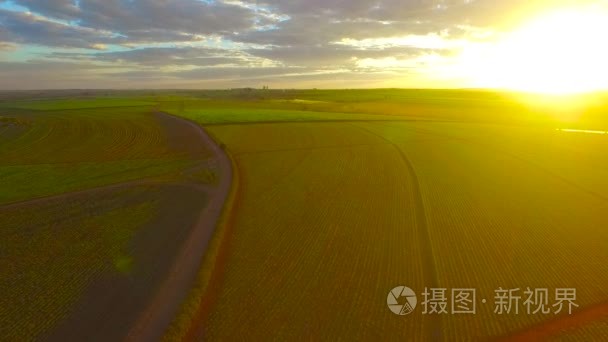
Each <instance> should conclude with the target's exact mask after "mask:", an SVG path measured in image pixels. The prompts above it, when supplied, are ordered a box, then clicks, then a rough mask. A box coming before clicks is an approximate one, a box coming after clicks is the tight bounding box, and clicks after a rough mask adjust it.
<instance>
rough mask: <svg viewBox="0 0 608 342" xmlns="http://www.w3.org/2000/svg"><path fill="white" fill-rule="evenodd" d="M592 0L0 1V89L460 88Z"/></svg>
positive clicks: (468, 84)
mask: <svg viewBox="0 0 608 342" xmlns="http://www.w3.org/2000/svg"><path fill="white" fill-rule="evenodd" d="M594 2H595V3H597V2H598V1H568V0H551V1H549V0H537V1H534V0H502V1H500V0H258V1H255V0H11V1H7V0H0V89H51V88H207V89H209V88H234V87H261V86H263V85H268V86H270V87H271V88H377V87H404V88H454V87H456V88H458V87H469V86H474V85H475V84H472V83H470V82H468V81H470V80H468V79H467V77H468V75H464V74H463V73H462V72H461V71H462V68H460V69H458V68H455V65H459V63H460V64H462V56H463V55H467V54H470V51H478V50H476V49H475V47H476V46H484V44H486V45H487V44H489V43H495V42H496V41H498V40H500V39H502V38H501V37H504V36H505V35H506V34H508V32H511V31H513V30H514V29H516V28H517V27H518V25H522V23H525V22H526V20H528V19H529V18H532V17H534V16H535V15H537V14H539V13H543V12H546V11H549V10H552V9H554V8H557V7H560V6H570V5H572V4H577V6H578V5H580V4H581V3H594ZM599 2H605V1H599ZM563 24H564V27H566V30H569V28H568V25H574V24H577V23H563ZM561 48H564V49H567V48H568V47H567V46H561V45H560V47H558V49H561ZM518 54H523V55H526V54H533V51H518ZM556 54H559V51H557V52H556ZM471 61H475V59H470V60H469V61H468V62H469V64H470V63H471ZM465 64H466V63H465ZM473 64H475V62H473ZM469 67H470V66H469Z"/></svg>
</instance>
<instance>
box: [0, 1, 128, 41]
mask: <svg viewBox="0 0 608 342" xmlns="http://www.w3.org/2000/svg"><path fill="white" fill-rule="evenodd" d="M0 40H3V41H7V42H13V43H20V44H36V45H47V46H56V47H73V48H99V45H98V44H107V43H112V42H118V41H119V39H117V38H114V37H112V36H111V35H110V34H108V33H104V32H101V31H98V30H93V29H90V28H84V27H78V26H70V25H66V24H63V23H58V22H55V21H50V20H48V19H46V18H43V17H40V16H37V15H33V14H31V13H23V12H15V11H7V10H2V9H0Z"/></svg>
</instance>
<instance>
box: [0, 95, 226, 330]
mask: <svg viewBox="0 0 608 342" xmlns="http://www.w3.org/2000/svg"><path fill="white" fill-rule="evenodd" d="M0 116H2V118H3V120H2V121H0V123H1V124H0V179H1V180H2V192H1V193H0V222H1V223H2V224H1V226H0V231H1V235H2V237H1V238H0V251H1V253H0V254H1V255H2V258H0V274H1V277H0V279H1V280H0V292H2V296H0V307H1V309H0V339H2V340H38V339H42V340H57V341H65V340H66V339H67V340H91V339H97V340H117V339H122V338H124V337H125V336H126V335H127V334H128V333H129V332H130V331H131V329H133V326H134V325H135V323H136V322H137V321H138V320H139V319H140V317H141V316H142V312H146V310H148V306H149V305H150V303H151V302H152V300H153V299H154V298H156V297H158V294H159V293H163V292H162V291H164V288H163V287H162V286H161V285H162V284H164V283H165V282H166V278H167V274H169V273H170V272H173V271H172V269H173V268H174V262H175V261H176V260H178V256H179V255H180V254H181V253H182V252H183V250H184V248H185V247H184V246H187V245H188V244H189V240H190V239H191V236H192V234H194V232H198V231H201V232H203V233H205V234H210V233H211V232H212V230H211V229H208V228H207V225H206V223H205V222H204V221H201V218H200V216H201V212H203V210H205V209H206V208H207V207H208V206H210V205H211V204H210V203H213V201H214V196H215V195H214V192H215V190H214V189H215V188H216V187H217V184H218V183H219V181H220V177H221V174H220V173H219V172H220V170H219V169H218V166H217V163H216V161H215V160H214V155H213V153H211V151H210V150H209V146H208V145H207V143H206V142H205V141H204V139H202V138H201V133H200V132H199V131H198V129H197V128H195V127H193V126H191V125H189V124H187V123H186V122H185V121H183V120H180V119H176V118H173V117H170V116H167V115H165V114H160V113H157V112H155V111H154V110H153V108H152V106H151V103H150V102H145V101H139V100H133V99H122V100H117V99H101V100H100V99H97V100H88V99H68V100H55V99H52V100H36V101H30V102H28V101H23V100H19V101H16V102H15V101H6V102H3V103H1V104H0ZM193 227H200V228H198V230H195V229H194V228H193ZM201 229H202V230H201ZM196 234H198V235H200V233H196ZM204 243H205V239H200V242H199V244H204ZM203 251H204V249H201V253H202V252H203ZM192 259H193V261H194V262H195V266H194V268H192V269H194V270H196V269H197V268H196V265H197V264H198V261H199V259H197V258H196V257H192ZM180 281H181V280H180ZM178 285H179V284H178ZM185 285H186V289H187V288H188V283H187V282H186V283H185ZM181 292H184V293H187V291H181ZM176 298H177V300H176V301H175V304H174V305H179V303H180V298H181V297H180V296H177V297H176ZM172 305H173V304H172ZM162 310H165V309H164V308H163V309H162ZM171 310H174V309H171ZM116 312H121V314H120V315H116V314H115V313H116ZM161 313H162V314H165V313H164V312H161ZM151 322H153V323H154V324H158V325H160V326H161V329H162V326H163V324H168V321H167V322H165V323H163V322H162V321H158V320H156V318H153V319H152V320H151ZM75 327H77V328H75ZM161 333H162V332H161Z"/></svg>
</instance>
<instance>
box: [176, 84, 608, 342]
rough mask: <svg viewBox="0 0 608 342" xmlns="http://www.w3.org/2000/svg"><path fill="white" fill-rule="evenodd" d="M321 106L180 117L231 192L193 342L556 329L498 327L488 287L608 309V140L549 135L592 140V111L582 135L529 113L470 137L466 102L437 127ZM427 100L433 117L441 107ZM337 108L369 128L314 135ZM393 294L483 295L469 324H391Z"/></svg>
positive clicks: (339, 124) (436, 120)
mask: <svg viewBox="0 0 608 342" xmlns="http://www.w3.org/2000/svg"><path fill="white" fill-rule="evenodd" d="M321 93H322V94H323V95H324V96H332V97H334V99H333V100H330V101H329V102H328V101H326V102H325V103H323V104H319V103H320V102H314V100H315V99H314V98H313V99H312V100H311V101H312V102H306V106H311V108H308V110H304V111H300V112H299V113H298V115H297V119H295V120H291V119H290V118H291V116H290V115H295V114H291V113H290V114H286V115H284V116H283V117H282V118H279V119H277V118H276V117H275V115H274V114H273V113H274V112H273V110H277V109H276V106H277V105H276V101H274V102H268V103H267V102H264V101H261V102H254V103H244V104H243V108H241V109H238V107H237V106H236V105H235V104H232V106H233V107H234V108H235V109H225V107H226V106H228V104H227V103H220V104H217V103H208V104H207V106H206V107H203V106H202V105H201V106H202V107H201V109H200V110H188V109H187V108H188V107H187V106H186V110H183V111H182V112H181V114H180V115H184V116H186V117H188V118H191V119H194V120H198V121H199V122H201V123H202V124H211V125H209V126H208V130H209V131H210V132H211V133H212V134H213V135H214V136H215V137H216V138H217V139H218V140H219V141H220V142H222V143H224V144H225V145H226V146H227V149H228V150H229V152H230V153H231V154H232V155H233V156H234V158H235V159H236V162H237V168H238V170H239V176H240V197H239V199H238V206H237V210H236V212H234V213H233V215H234V216H235V217H234V226H233V227H232V230H231V232H232V234H231V235H229V236H227V237H226V240H227V243H226V245H227V246H228V247H226V253H227V256H226V257H225V262H224V264H223V271H222V275H221V289H220V290H219V293H217V294H215V298H214V300H213V301H214V305H213V306H212V308H211V309H208V310H206V312H201V313H200V315H199V321H198V322H195V324H194V328H193V330H194V331H195V332H194V333H192V332H191V335H190V336H197V337H198V338H202V339H209V340H222V339H235V338H238V337H239V336H249V337H250V338H252V339H259V340H264V339H270V338H280V339H294V338H312V339H320V338H327V339H339V338H360V339H382V340H392V339H395V340H403V339H404V338H409V339H417V340H427V339H430V338H433V339H435V340H445V341H450V340H455V339H458V338H465V339H467V340H468V339H472V340H485V339H489V338H500V337H505V338H508V337H509V336H511V335H512V334H513V333H515V332H518V331H532V332H533V331H534V329H542V325H543V324H545V323H544V322H546V321H550V320H552V319H554V317H555V316H556V315H554V314H553V313H551V314H549V315H542V314H537V315H532V314H530V315H527V314H525V313H522V312H520V313H519V314H514V313H511V314H504V315H499V314H496V313H494V310H495V306H494V305H493V301H494V295H495V293H494V291H495V290H496V289H498V288H508V289H514V288H519V289H521V291H522V292H523V291H524V290H525V289H526V288H528V287H529V288H532V289H534V288H547V289H549V291H554V289H556V288H576V289H577V290H578V297H577V304H578V305H579V306H580V307H581V308H585V307H590V306H594V305H601V304H602V303H605V301H606V300H607V299H608V292H606V289H605V288H604V287H602V286H599V284H605V283H606V282H607V281H608V272H606V268H605V267H602V265H601V264H602V262H603V260H607V259H608V254H607V253H608V252H607V251H608V248H607V247H608V245H607V241H608V236H607V234H606V232H605V231H604V230H603V229H601V228H600V227H605V226H606V225H607V224H608V221H607V220H608V219H607V218H606V216H605V215H603V213H604V212H605V211H606V209H608V208H607V205H608V204H607V202H606V198H608V182H607V181H606V177H605V171H606V165H608V164H607V163H608V160H606V156H605V154H604V153H603V152H602V151H605V150H606V148H607V147H608V140H606V137H605V136H604V135H593V134H583V133H568V132H561V131H557V130H556V128H558V127H562V125H596V126H593V127H594V128H599V127H601V126H602V125H603V123H602V121H601V120H599V119H598V117H597V114H596V112H594V111H593V110H590V111H589V112H586V113H587V114H585V115H587V116H586V117H587V119H588V120H587V121H586V123H581V121H578V122H576V123H570V122H568V121H567V120H564V118H563V117H561V116H553V117H551V116H550V115H549V113H543V112H540V111H537V112H532V109H530V111H528V112H526V115H529V117H528V118H525V117H524V116H525V115H521V113H514V114H512V117H511V118H508V119H507V118H505V116H503V115H498V116H497V117H488V115H486V117H485V118H483V120H480V117H479V115H481V112H476V111H477V110H479V107H475V106H474V103H475V101H472V103H473V105H471V106H472V112H473V113H472V114H471V113H469V112H467V107H466V105H465V104H463V105H462V107H461V108H457V109H456V110H455V109H454V107H453V106H449V109H446V110H445V111H441V110H440V111H437V112H435V116H434V117H431V118H428V117H424V116H422V118H421V117H420V116H421V114H420V112H419V111H413V112H411V113H405V114H406V115H401V114H399V113H393V114H391V118H390V119H387V118H385V115H384V114H382V109H383V108H389V107H394V108H398V102H396V101H393V102H390V101H389V102H388V103H384V102H383V101H386V100H380V103H378V104H377V106H376V108H379V109H378V110H377V112H376V113H373V112H371V111H370V112H369V113H363V112H364V111H367V110H368V109H369V108H372V107H373V106H371V105H369V104H367V105H365V106H361V105H360V104H359V105H358V104H357V102H349V101H352V100H349V99H346V100H340V101H336V99H335V96H336V95H335V94H331V95H330V94H327V93H323V92H321ZM320 100H324V101H325V100H327V98H322V97H320ZM307 101H308V100H307ZM403 101H404V102H405V103H406V104H405V105H403V106H404V107H405V108H407V107H408V106H409V105H410V103H409V102H408V101H407V99H405V100H403ZM424 101H426V102H429V103H431V105H430V106H428V107H430V108H427V110H428V111H432V108H434V107H441V106H444V105H443V104H441V103H433V100H432V97H431V98H427V99H424ZM451 101H452V102H453V101H454V100H453V99H452V100H451ZM413 102H415V100H413ZM287 103H288V104H284V106H285V107H287V108H290V110H293V108H295V107H294V106H301V104H302V103H301V102H295V103H296V105H294V101H290V102H287ZM396 103H397V104H396ZM345 105H351V110H353V111H355V110H356V111H359V112H361V113H359V114H358V115H362V116H363V117H355V116H352V117H350V119H351V120H349V119H348V116H347V119H343V120H336V119H335V117H336V116H339V115H344V114H340V113H334V114H332V115H328V116H327V117H326V118H327V120H325V122H324V121H323V120H321V121H319V120H318V119H317V115H320V112H318V111H316V109H320V108H323V112H325V113H327V110H328V109H329V108H344V106H345ZM191 106H193V104H191ZM257 106H268V107H269V110H268V112H267V114H263V110H260V109H259V108H256V107H257ZM315 106H319V107H315ZM321 106H322V107H321ZM484 106H485V105H484ZM501 106H503V105H502V104H495V103H494V104H492V105H490V106H489V107H488V108H491V109H493V110H494V111H495V112H498V113H499V114H502V113H505V115H506V113H507V112H508V110H512V109H513V107H512V106H514V104H508V103H507V104H504V107H501ZM252 108H253V109H252ZM365 108H368V109H365ZM176 110H177V109H176ZM300 110H301V109H300ZM306 111H308V113H305V112H306ZM459 112H460V119H459V120H455V119H458V116H455V115H456V114H458V113H459ZM222 113H230V114H229V115H226V116H222ZM250 113H251V114H250ZM258 113H259V114H258ZM292 113H293V112H292ZM560 114H561V113H560ZM264 115H268V116H264ZM307 115H308V118H307ZM375 115H377V117H375ZM365 116H367V117H365ZM269 118H270V119H269ZM303 118H305V119H303ZM530 118H532V120H528V119H530ZM591 118H594V120H592V119H591ZM253 121H258V123H255V122H253ZM290 121H291V122H290ZM294 121H296V122H294ZM297 121H300V122H297ZM301 121H304V122H301ZM583 121H584V120H583ZM397 285H407V286H409V287H411V288H412V289H414V291H415V292H416V293H418V294H419V303H420V300H421V299H420V294H421V293H422V292H423V291H424V288H425V287H438V288H447V289H452V288H475V289H476V290H477V292H476V293H477V296H478V303H477V305H478V310H477V314H476V315H436V314H435V315H423V314H421V310H419V311H418V312H416V313H415V314H412V315H410V316H408V317H406V318H403V317H399V316H395V315H393V314H392V313H390V311H388V310H387V308H386V306H385V300H386V293H387V292H388V291H389V290H390V289H392V288H393V287H394V286H397ZM551 293H552V292H551ZM237 294H238V295H237ZM482 298H483V299H484V300H487V303H486V304H482V303H481V299H482ZM523 300H524V299H522V302H523ZM243 307H246V308H247V309H246V310H243ZM520 310H524V308H523V307H522V308H520ZM557 317H560V316H559V315H557ZM601 317H602V316H596V317H594V318H593V319H591V322H589V321H583V322H582V323H581V322H579V323H577V326H574V327H570V328H568V327H567V326H566V327H565V328H564V327H563V328H562V330H563V329H565V330H566V331H570V330H568V329H572V330H571V331H572V333H571V335H564V338H567V336H571V338H572V339H574V340H577V339H578V340H586V338H585V336H588V337H589V338H592V337H593V336H599V335H598V334H600V333H601V332H602V329H601V327H602V325H601V324H600V325H599V327H600V328H597V327H596V326H597V324H596V325H593V321H594V320H598V319H600V320H601ZM588 320H589V319H588ZM587 324H590V325H589V328H588V329H587V328H585V327H586V326H587ZM598 329H599V330H598ZM585 334H588V335H585ZM554 335H555V332H554V334H553V335H552V336H554ZM577 336H578V337H577Z"/></svg>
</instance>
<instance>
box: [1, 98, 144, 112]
mask: <svg viewBox="0 0 608 342" xmlns="http://www.w3.org/2000/svg"><path fill="white" fill-rule="evenodd" d="M153 105H154V102H151V101H141V100H138V99H132V98H93V99H79V98H71V99H53V100H39V101H19V102H8V103H3V104H2V107H8V108H17V109H31V110H68V109H89V108H108V107H109V108H111V107H142V106H145V107H150V106H153Z"/></svg>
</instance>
